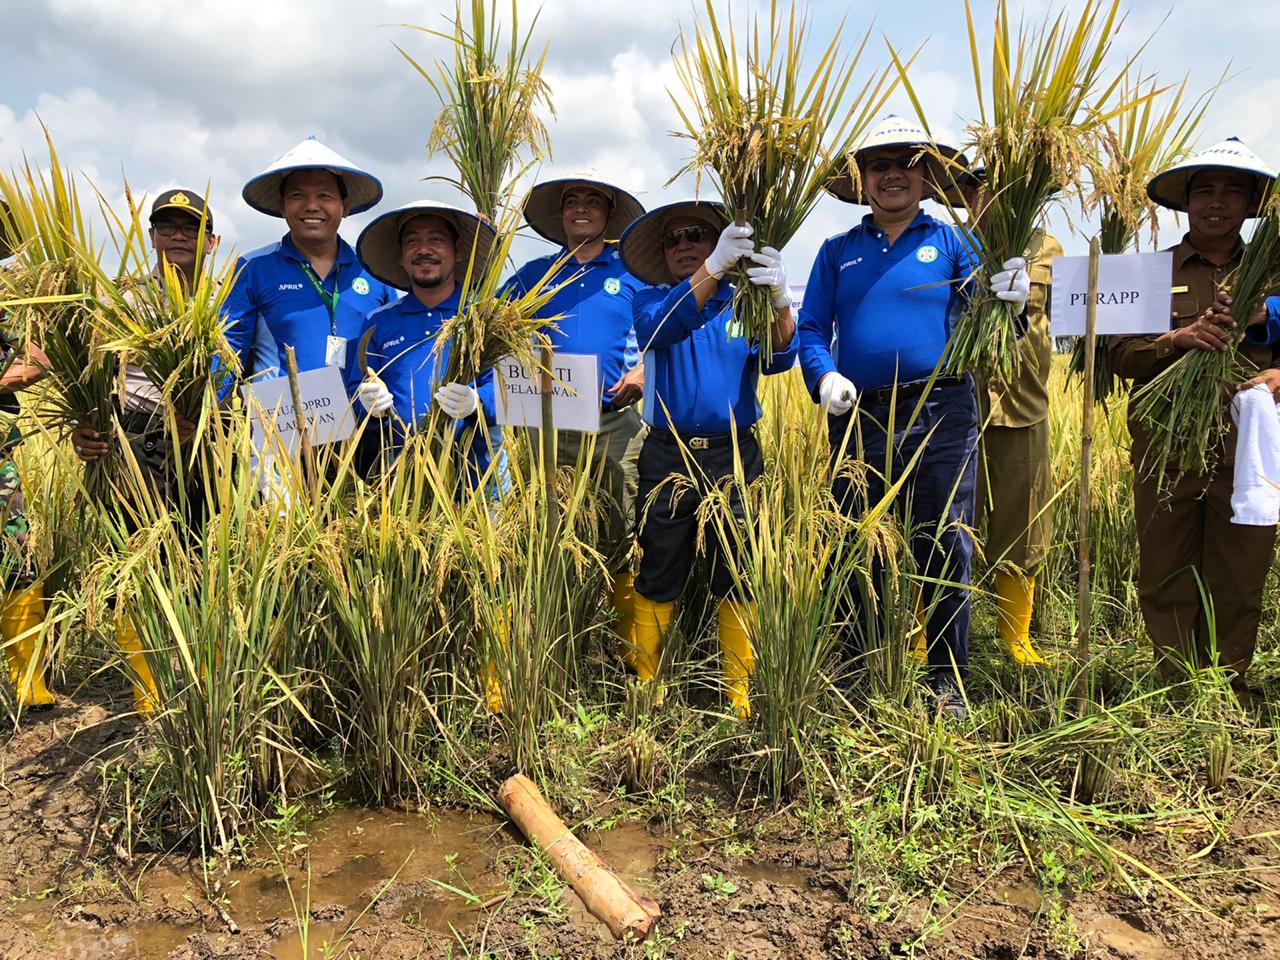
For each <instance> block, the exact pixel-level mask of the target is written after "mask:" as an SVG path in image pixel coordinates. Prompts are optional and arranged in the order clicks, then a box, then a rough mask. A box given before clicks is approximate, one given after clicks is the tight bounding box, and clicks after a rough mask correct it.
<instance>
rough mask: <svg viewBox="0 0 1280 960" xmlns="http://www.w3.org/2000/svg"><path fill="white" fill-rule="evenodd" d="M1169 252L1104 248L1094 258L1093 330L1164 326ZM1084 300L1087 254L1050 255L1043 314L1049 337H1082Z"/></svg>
mask: <svg viewBox="0 0 1280 960" xmlns="http://www.w3.org/2000/svg"><path fill="white" fill-rule="evenodd" d="M1172 277H1173V254H1172V253H1170V252H1169V251H1168V250H1166V251H1164V252H1162V253H1123V254H1108V255H1106V256H1104V257H1100V258H1099V260H1098V290H1097V293H1096V294H1095V295H1094V296H1095V299H1096V301H1097V304H1098V313H1097V316H1096V318H1095V322H1096V324H1097V327H1096V333H1097V334H1098V335H1099V336H1103V335H1107V334H1118V333H1130V334H1137V333H1151V334H1161V333H1167V332H1168V331H1169V318H1170V316H1171V314H1170V304H1171V302H1172V288H1171V287H1170V286H1169V285H1170V283H1172ZM1088 306H1089V258H1088V257H1057V258H1055V259H1054V261H1053V287H1052V299H1051V301H1050V304H1049V317H1050V326H1051V328H1052V333H1053V335H1054V336H1055V337H1082V336H1084V331H1085V311H1086V310H1087V309H1088Z"/></svg>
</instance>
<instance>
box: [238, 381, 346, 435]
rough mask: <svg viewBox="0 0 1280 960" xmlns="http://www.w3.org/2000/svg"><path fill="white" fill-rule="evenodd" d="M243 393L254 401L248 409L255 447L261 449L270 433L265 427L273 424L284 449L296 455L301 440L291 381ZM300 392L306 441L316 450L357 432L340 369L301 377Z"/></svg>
mask: <svg viewBox="0 0 1280 960" xmlns="http://www.w3.org/2000/svg"><path fill="white" fill-rule="evenodd" d="M244 391H245V397H246V399H251V402H250V403H249V404H248V406H249V417H250V420H251V421H252V423H253V443H254V446H255V447H257V448H258V449H259V450H261V449H262V446H263V444H264V443H265V442H266V441H267V433H268V430H267V428H266V427H265V425H264V423H273V424H274V428H273V429H274V431H275V433H276V434H278V435H279V438H280V442H281V443H283V444H284V447H285V449H286V450H288V451H289V452H290V453H296V452H297V451H298V449H299V447H300V446H301V444H302V437H301V436H300V435H299V433H298V418H297V417H296V416H295V415H294V406H293V394H292V392H291V391H290V390H289V378H288V377H274V378H272V379H271V380H258V381H256V382H255V383H250V384H249V385H247V386H246V387H245V388H244ZM298 392H299V394H300V395H301V397H302V410H303V413H304V414H305V416H306V418H307V437H308V439H309V440H310V441H311V445H312V446H313V447H314V446H320V445H321V444H325V443H337V442H339V441H341V440H346V439H347V438H348V437H350V436H351V434H352V433H354V432H355V427H356V420H355V415H354V414H353V413H352V411H351V401H350V399H348V397H347V391H346V388H345V387H344V386H343V384H342V371H341V370H339V369H338V368H337V367H321V368H320V369H318V370H308V371H306V372H305V373H300V374H298Z"/></svg>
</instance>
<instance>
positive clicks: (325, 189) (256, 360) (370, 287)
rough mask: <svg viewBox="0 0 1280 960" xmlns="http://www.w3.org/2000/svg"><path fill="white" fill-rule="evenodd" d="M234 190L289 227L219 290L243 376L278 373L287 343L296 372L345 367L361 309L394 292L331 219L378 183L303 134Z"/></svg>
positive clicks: (360, 202)
mask: <svg viewBox="0 0 1280 960" xmlns="http://www.w3.org/2000/svg"><path fill="white" fill-rule="evenodd" d="M243 196H244V199H245V202H246V203H248V204H249V206H251V207H253V208H254V209H255V210H258V211H259V212H261V213H266V214H269V215H271V216H273V217H282V218H284V221H285V222H286V223H287V224H288V226H289V232H288V233H287V234H285V236H284V237H282V238H281V239H280V240H279V241H277V242H276V243H273V244H271V245H270V246H266V247H263V248H262V249H260V250H255V251H253V252H252V253H249V254H246V255H245V256H244V257H242V258H241V260H240V263H239V264H238V270H239V273H238V275H237V277H236V282H235V287H234V288H233V289H232V291H231V293H230V294H229V295H228V297H227V303H226V312H227V340H228V342H229V343H230V345H231V347H232V349H234V350H235V351H236V353H237V354H238V355H239V357H240V362H241V369H242V371H243V376H244V377H245V378H246V379H247V378H249V377H252V376H257V375H266V376H269V377H277V376H282V375H283V374H284V372H285V367H286V364H285V347H286V346H292V347H293V348H294V351H295V353H296V354H297V359H298V370H299V372H302V371H306V370H317V369H319V368H321V367H325V366H337V367H341V368H343V369H344V370H346V369H349V368H350V366H351V363H352V361H353V358H354V353H355V344H356V341H357V339H358V337H359V335H360V328H361V325H362V324H363V323H364V318H365V317H366V316H368V315H369V312H370V311H371V310H374V309H375V308H377V307H379V306H381V305H383V304H384V303H389V302H390V301H391V300H393V299H395V297H396V293H395V291H394V290H392V289H391V288H390V287H388V286H387V285H386V284H384V283H382V282H381V281H380V280H377V279H375V278H374V277H371V276H369V274H368V273H366V272H365V270H364V269H363V268H362V267H361V266H360V263H359V261H358V260H357V259H356V254H355V251H354V250H352V249H351V245H350V244H348V243H347V242H346V241H345V240H343V239H342V238H341V237H340V236H338V227H339V225H341V223H342V220H343V218H344V217H346V216H348V215H350V214H352V213H360V212H361V211H364V210H368V209H369V208H370V207H372V206H374V205H375V204H376V203H377V202H378V201H379V200H380V199H381V198H382V185H381V184H380V183H379V182H378V181H377V179H376V178H374V177H373V176H372V175H370V174H368V173H365V172H364V171H363V170H359V169H357V168H356V167H355V166H354V165H352V164H351V163H350V161H348V160H346V159H344V158H343V157H341V156H339V155H338V154H337V153H334V152H333V151H332V150H330V149H329V148H328V147H326V146H324V145H323V144H321V143H320V142H319V141H318V140H316V139H315V138H314V137H311V138H308V139H306V140H303V141H302V142H301V143H299V144H298V145H297V146H296V147H294V148H293V149H292V150H290V151H289V152H288V153H286V154H285V155H284V156H283V157H281V158H280V159H279V160H277V161H276V162H275V163H273V164H271V166H269V167H268V168H267V169H266V170H264V171H263V172H262V173H260V174H259V175H258V176H256V177H254V178H253V179H252V180H250V181H249V182H248V183H246V184H245V186H244V191H243Z"/></svg>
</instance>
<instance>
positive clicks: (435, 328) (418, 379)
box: [346, 287, 502, 476]
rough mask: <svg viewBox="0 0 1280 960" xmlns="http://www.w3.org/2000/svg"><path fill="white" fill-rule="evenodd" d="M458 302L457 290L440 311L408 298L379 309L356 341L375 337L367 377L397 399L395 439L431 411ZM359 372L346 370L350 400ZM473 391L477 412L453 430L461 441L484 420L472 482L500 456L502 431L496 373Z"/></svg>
mask: <svg viewBox="0 0 1280 960" xmlns="http://www.w3.org/2000/svg"><path fill="white" fill-rule="evenodd" d="M460 296H461V291H460V290H459V289H458V288H456V287H455V288H454V292H453V294H452V295H451V296H449V297H448V298H447V299H446V300H444V301H443V302H441V303H440V304H439V305H438V306H435V307H428V306H427V305H426V304H424V303H423V302H422V301H421V300H419V299H418V298H417V297H415V296H413V295H412V294H410V295H408V296H405V297H401V298H400V299H399V300H397V301H395V302H394V303H389V304H387V305H386V306H384V307H379V308H378V309H377V310H374V311H373V312H372V313H370V314H369V315H368V316H367V317H366V318H365V320H364V323H363V325H362V330H361V331H360V334H359V336H358V337H357V341H358V340H359V337H363V335H364V332H365V331H366V330H370V329H371V330H372V331H373V333H372V335H371V336H370V338H369V350H368V355H367V360H368V364H369V373H371V374H376V375H377V376H378V377H379V378H380V379H381V380H382V382H383V383H384V384H386V387H387V389H388V390H390V391H391V395H392V397H393V398H394V399H395V413H396V418H394V419H393V427H392V429H393V430H394V431H395V433H396V435H397V436H403V432H404V430H405V429H406V427H407V429H409V430H412V429H413V428H414V427H415V426H416V425H417V424H418V423H419V422H420V421H421V420H422V418H423V417H425V416H426V415H427V413H428V412H429V411H430V409H431V404H432V403H433V402H434V400H435V392H436V389H437V388H438V387H440V386H441V377H442V376H443V373H444V369H445V367H446V366H447V365H448V362H449V351H450V348H451V347H452V344H451V343H449V342H446V343H445V344H444V346H443V348H442V349H441V350H440V351H439V352H437V350H436V342H437V341H436V338H437V335H438V334H439V333H440V329H441V327H443V326H444V324H445V322H446V321H448V320H450V319H452V318H453V317H455V316H456V315H457V313H458V310H459V306H460V304H459V299H460ZM358 367H359V364H358V363H353V364H352V365H351V366H350V367H349V368H348V370H347V377H346V379H347V387H348V390H349V391H350V392H351V393H352V395H354V394H355V389H356V387H357V386H358V385H359V383H360V380H361V379H362V377H363V374H362V371H360V370H359V369H357V368H358ZM471 386H472V387H474V388H475V391H476V393H477V394H478V395H479V400H480V406H479V409H478V410H477V412H476V413H473V414H472V415H471V416H470V417H468V418H467V419H466V420H459V421H457V422H456V424H455V430H456V431H457V435H461V433H462V431H463V430H465V429H466V428H467V427H469V426H473V425H476V420H477V417H478V416H479V415H480V414H481V413H482V414H483V415H484V419H485V425H486V426H485V429H484V430H479V429H477V430H476V431H475V434H474V436H473V438H472V441H471V447H470V449H469V450H468V451H467V459H468V462H469V463H470V465H471V468H472V470H473V474H474V476H480V475H482V474H483V473H484V472H485V471H486V470H487V469H488V468H489V464H490V463H491V462H492V460H493V458H494V457H495V456H498V455H499V452H500V449H501V445H502V428H501V427H500V426H498V415H497V405H496V396H495V393H494V382H493V371H492V370H485V371H484V372H483V373H481V374H480V376H479V377H478V378H476V380H474V381H473V382H472V384H471ZM402 423H403V424H404V426H402V425H401V424H402Z"/></svg>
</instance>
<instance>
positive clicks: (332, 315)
mask: <svg viewBox="0 0 1280 960" xmlns="http://www.w3.org/2000/svg"><path fill="white" fill-rule="evenodd" d="M302 272H303V273H305V274H306V275H307V279H308V280H310V281H311V285H312V286H313V287H315V288H316V293H318V294H320V299H321V300H323V301H324V305H325V306H326V307H328V308H329V333H330V335H332V336H335V337H336V336H337V335H338V294H339V291H338V264H337V263H336V262H335V263H334V265H333V293H330V292H329V291H328V290H326V289H325V288H324V284H323V283H322V282H321V281H320V278H319V277H317V276H316V272H315V271H314V270H312V269H311V264H309V263H307V262H306V261H305V260H304V261H302Z"/></svg>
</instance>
